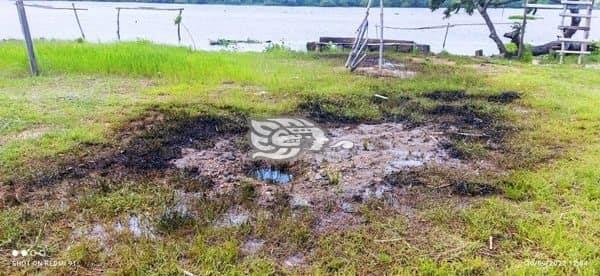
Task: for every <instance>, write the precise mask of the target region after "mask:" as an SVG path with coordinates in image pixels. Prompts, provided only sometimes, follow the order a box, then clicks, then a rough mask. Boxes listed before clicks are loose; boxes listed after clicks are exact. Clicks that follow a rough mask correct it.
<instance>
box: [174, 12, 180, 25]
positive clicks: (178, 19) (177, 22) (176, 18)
mask: <svg viewBox="0 0 600 276" xmlns="http://www.w3.org/2000/svg"><path fill="white" fill-rule="evenodd" d="M174 21H175V25H179V24H180V23H181V14H180V15H177V17H175V20H174Z"/></svg>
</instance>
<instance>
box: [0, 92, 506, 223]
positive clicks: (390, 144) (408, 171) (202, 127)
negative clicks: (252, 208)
mask: <svg viewBox="0 0 600 276" xmlns="http://www.w3.org/2000/svg"><path fill="white" fill-rule="evenodd" d="M423 98H426V99H429V100H432V101H434V102H435V104H434V105H429V106H427V105H422V104H420V103H419V99H416V98H415V97H409V96H403V95H398V96H390V97H388V99H387V100H384V99H381V98H370V97H355V98H352V97H351V98H348V97H334V96H332V97H327V98H320V97H319V96H311V97H307V98H305V99H304V101H303V103H302V104H300V106H299V112H300V113H301V114H303V115H305V116H307V117H308V118H311V119H313V120H315V121H318V122H321V124H322V126H324V127H325V128H326V129H327V131H328V137H330V138H331V139H332V140H333V141H334V142H337V141H343V140H345V141H351V142H352V143H353V144H354V147H353V148H351V149H343V148H330V147H326V148H325V149H324V150H323V151H322V152H316V153H307V154H305V155H303V156H301V157H300V158H298V159H297V160H295V161H293V162H288V163H269V162H265V161H254V160H251V159H250V158H249V155H248V152H249V149H250V148H249V145H248V142H247V141H246V139H247V137H246V134H247V131H248V128H247V127H246V120H247V117H248V116H247V115H246V114H244V113H240V112H236V111H219V112H216V111H211V112H208V111H206V112H197V113H194V114H192V113H190V112H188V111H183V110H185V109H183V108H177V107H173V108H169V109H160V108H150V109H149V110H148V111H147V112H145V113H144V114H143V115H142V116H140V118H138V119H135V120H131V121H129V122H126V123H125V124H124V126H123V127H121V128H120V129H117V130H116V131H115V134H114V142H113V143H107V144H83V145H80V146H79V147H78V148H76V149H74V150H72V151H71V152H69V153H66V154H64V156H66V157H64V158H62V159H61V160H59V161H57V162H54V163H51V164H46V166H44V167H43V169H41V170H40V171H39V172H40V173H38V174H37V175H33V176H29V177H27V178H23V179H19V178H15V179H10V180H9V185H8V186H7V187H10V188H9V189H12V190H10V191H5V192H6V194H16V191H17V187H24V186H25V187H30V188H29V189H30V190H31V189H32V188H31V187H39V186H48V187H50V186H52V185H53V184H56V183H61V182H65V181H66V182H71V183H77V185H86V184H87V183H89V184H90V185H92V186H97V184H94V183H96V182H98V179H108V180H110V181H112V182H119V181H123V180H148V179H178V181H174V182H173V184H171V185H172V188H177V189H180V190H182V191H183V192H184V193H190V194H194V195H196V194H198V193H201V194H202V195H203V197H205V198H206V199H209V200H210V199H213V198H214V199H217V198H223V197H227V196H230V195H236V196H237V195H241V196H237V198H242V199H243V200H245V201H248V200H249V201H251V202H252V204H255V205H256V206H259V207H261V208H266V209H267V210H280V209H281V208H289V209H292V210H294V209H308V210H311V212H314V213H315V214H316V215H315V216H316V222H315V225H314V227H315V229H316V230H317V231H319V232H321V231H330V230H335V229H338V227H346V226H349V225H353V224H357V223H361V221H362V220H361V219H360V215H359V213H360V211H359V210H360V206H362V205H363V204H366V203H368V202H370V201H372V200H376V201H384V202H386V203H387V204H389V205H390V206H395V208H396V207H397V208H398V210H408V211H407V212H408V213H410V212H412V211H410V210H411V208H412V207H411V206H412V205H414V204H412V203H411V202H417V201H419V200H421V199H422V197H426V198H429V197H433V198H439V197H446V195H447V194H448V193H451V194H452V193H453V194H457V195H461V196H477V195H487V194H490V193H497V192H499V190H498V189H497V188H495V186H494V185H493V183H489V182H485V181H481V180H479V179H480V178H481V176H482V175H485V176H488V175H486V174H484V173H482V172H488V171H489V172H491V174H494V173H496V174H497V172H498V171H499V169H498V168H497V164H495V163H494V162H493V160H488V159H485V158H479V159H469V158H465V155H461V154H457V153H456V152H459V153H460V149H457V148H455V147H454V145H455V144H456V143H457V142H465V141H466V142H469V143H471V142H474V143H483V144H486V145H502V138H503V137H504V135H505V134H506V133H509V132H510V130H511V128H510V127H507V126H506V125H504V124H503V121H502V118H501V117H499V116H497V115H496V114H493V113H492V114H491V113H487V112H486V110H485V109H484V108H482V105H481V104H478V103H477V102H476V101H475V100H481V101H486V102H493V104H494V105H498V106H499V105H500V104H501V103H505V102H506V101H508V100H505V99H513V100H514V99H515V98H516V97H515V96H514V95H513V96H510V94H506V95H505V94H498V95H494V96H490V97H489V98H482V99H473V97H471V96H470V95H468V94H466V93H465V92H464V91H446V92H440V91H434V92H431V93H429V94H425V95H424V96H423ZM498 99H500V100H498ZM364 110H368V111H370V112H372V113H369V114H368V116H367V115H363V114H361V113H360V112H359V111H364ZM465 134H466V135H465ZM500 147H501V146H500ZM497 149H498V146H495V147H490V148H487V149H486V150H489V151H495V150H497ZM414 187H416V189H417V190H418V192H415V191H416V190H414ZM440 187H441V188H440ZM25 193H26V192H25ZM13 197H14V196H13ZM23 198H25V199H26V198H27V197H26V196H25V197H22V198H21V199H20V200H22V199H23ZM31 199H33V198H31ZM18 201H19V200H17V201H16V202H18ZM12 202H15V201H12ZM282 204H283V205H285V206H279V205H282Z"/></svg>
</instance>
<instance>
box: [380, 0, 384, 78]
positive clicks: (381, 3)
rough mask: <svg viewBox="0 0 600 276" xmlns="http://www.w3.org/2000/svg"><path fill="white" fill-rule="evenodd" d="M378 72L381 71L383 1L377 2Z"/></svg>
mask: <svg viewBox="0 0 600 276" xmlns="http://www.w3.org/2000/svg"><path fill="white" fill-rule="evenodd" d="M379 26H380V27H381V28H379V70H382V69H383V0H379Z"/></svg>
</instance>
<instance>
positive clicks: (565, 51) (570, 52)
mask: <svg viewBox="0 0 600 276" xmlns="http://www.w3.org/2000/svg"><path fill="white" fill-rule="evenodd" d="M556 52H558V53H563V54H581V55H589V54H591V52H586V51H583V52H581V51H570V50H558V51H556Z"/></svg>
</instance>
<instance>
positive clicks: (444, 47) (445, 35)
mask: <svg viewBox="0 0 600 276" xmlns="http://www.w3.org/2000/svg"><path fill="white" fill-rule="evenodd" d="M449 29H450V22H448V25H446V34H444V43H443V44H442V49H444V50H445V49H446V38H448V30H449Z"/></svg>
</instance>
